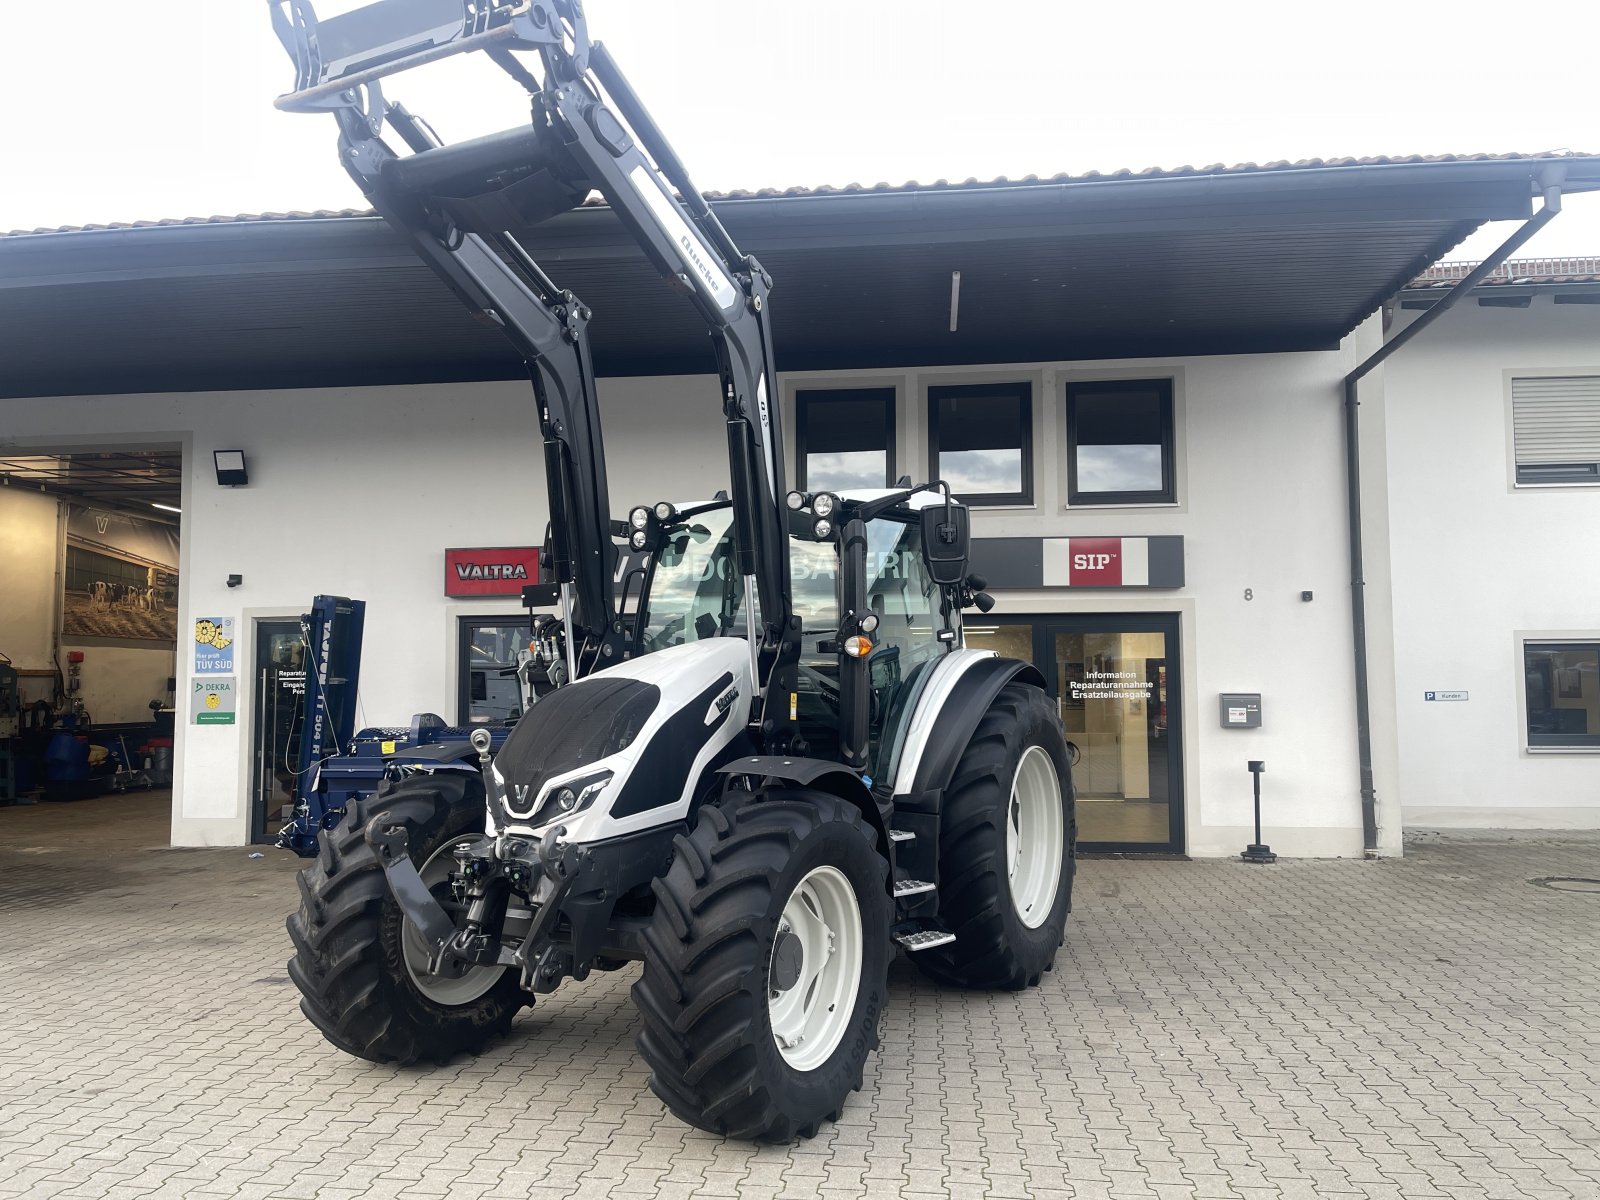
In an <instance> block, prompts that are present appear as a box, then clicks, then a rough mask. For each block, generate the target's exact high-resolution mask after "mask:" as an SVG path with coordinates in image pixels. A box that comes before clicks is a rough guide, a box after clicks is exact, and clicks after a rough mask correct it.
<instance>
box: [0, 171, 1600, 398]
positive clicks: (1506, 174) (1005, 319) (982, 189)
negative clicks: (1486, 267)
mask: <svg viewBox="0 0 1600 1200" xmlns="http://www.w3.org/2000/svg"><path fill="white" fill-rule="evenodd" d="M1550 182H1559V183H1560V184H1561V186H1562V187H1563V189H1564V190H1566V191H1589V190H1595V189H1597V188H1600V158H1596V157H1588V156H1565V157H1555V158H1477V159H1453V160H1442V161H1425V160H1411V161H1389V160H1380V161H1366V162H1356V163H1340V164H1336V165H1329V164H1308V165H1299V166H1297V165H1289V164H1284V165H1279V166H1273V167H1266V168H1250V169H1226V170H1224V169H1215V170H1207V171H1185V172H1177V173H1169V174H1155V175H1132V176H1109V177H1102V176H1088V177H1078V178H1058V179H1055V180H1050V181H1043V182H1040V181H1024V182H1021V183H1008V182H997V183H995V184H975V183H969V184H962V185H954V186H933V187H906V188H871V189H866V188H863V189H849V190H844V191H826V192H804V191H800V192H788V193H771V194H754V195H738V194H736V195H733V196H728V197H724V198H722V199H720V200H718V201H717V202H716V208H717V211H718V214H719V215H720V216H721V218H722V219H723V221H724V222H725V223H726V224H727V226H728V227H729V229H730V230H731V232H732V233H733V235H734V237H735V238H736V239H737V240H738V241H739V242H740V243H741V244H742V245H743V246H744V247H745V248H746V249H747V251H749V252H750V253H753V254H754V255H755V256H756V257H758V258H759V259H760V260H761V262H762V263H763V264H764V265H765V266H766V267H767V269H768V270H769V271H770V272H771V274H772V276H773V278H774V281H775V290H774V303H775V305H777V307H776V308H775V310H774V313H775V319H774V330H775V338H776V348H777V354H778V366H779V368H780V369H781V370H786V371H798V370H815V369H828V368H843V369H856V368H870V367H884V366H911V365H944V364H960V363H984V362H1007V361H1010V362H1020V361H1037V360H1075V359H1090V358H1124V357H1152V356H1177V355H1195V354H1232V353H1256V352H1265V351H1296V350H1319V349H1331V348H1333V347H1335V346H1337V345H1338V343H1339V340H1340V339H1341V338H1342V337H1343V336H1344V335H1345V334H1346V333H1348V332H1349V331H1350V330H1351V329H1352V328H1354V327H1355V326H1356V325H1357V324H1358V323H1359V322H1360V321H1361V320H1362V319H1363V318H1364V317H1365V316H1367V315H1368V314H1369V313H1371V312H1373V311H1374V310H1376V309H1377V308H1378V307H1379V306H1380V305H1381V304H1382V303H1383V302H1384V301H1385V300H1387V299H1388V298H1390V297H1391V296H1393V295H1394V294H1395V293H1397V292H1398V291H1400V290H1401V289H1402V288H1403V287H1404V285H1405V284H1406V283H1407V282H1408V281H1410V280H1412V279H1413V278H1415V277H1416V276H1417V275H1418V274H1419V273H1420V272H1421V271H1422V270H1423V269H1424V268H1425V267H1427V266H1428V265H1430V264H1431V263H1433V262H1435V261H1436V260H1437V259H1439V258H1441V257H1442V256H1443V255H1445V254H1446V253H1448V252H1449V250H1450V249H1451V248H1452V247H1454V246H1455V245H1457V244H1458V243H1459V242H1460V241H1461V240H1462V239H1463V238H1464V237H1466V236H1467V235H1468V234H1469V233H1471V232H1472V231H1473V230H1474V229H1476V228H1477V227H1478V226H1479V225H1481V224H1483V223H1484V222H1488V221H1506V220H1520V219H1525V218H1527V217H1528V216H1530V215H1531V213H1532V211H1533V206H1534V200H1535V198H1536V196H1537V194H1538V192H1539V190H1540V189H1541V188H1542V187H1543V186H1545V185H1546V184H1548V183H1550ZM522 236H523V240H524V241H525V244H527V245H528V247H529V249H530V250H532V251H533V253H534V254H535V256H536V257H538V258H539V259H540V261H541V262H542V263H543V264H544V265H545V266H546V268H547V270H548V271H549V272H550V274H551V275H552V276H554V277H555V278H556V280H557V281H558V282H559V283H561V284H562V285H563V286H566V287H570V288H572V289H573V290H574V291H575V292H577V293H578V294H579V295H580V296H581V297H582V298H583V299H584V300H585V302H586V303H588V304H589V306H590V307H591V308H592V309H593V310H594V313H595V317H594V321H593V323H592V325H591V326H590V333H591V337H592V339H593V343H594V349H595V358H596V363H597V369H598V370H599V372H600V373H601V374H603V375H619V374H673V373H687V372H700V371H708V370H711V369H713V361H714V360H713V358H712V355H711V350H710V348H709V346H708V345H707V341H706V335H705V330H704V328H703V326H701V325H700V324H699V323H698V322H697V320H696V319H695V317H694V315H693V312H692V309H691V307H690V306H689V305H688V304H686V303H684V302H683V301H682V300H681V299H680V298H678V297H676V296H674V295H673V294H672V293H671V292H670V291H668V290H667V289H666V288H665V287H664V285H663V284H662V283H661V281H660V279H659V278H658V277H657V276H656V275H655V274H654V272H653V271H652V270H651V269H650V268H649V266H648V265H647V264H646V262H645V261H644V259H643V257H642V256H641V255H640V254H639V253H638V251H637V250H636V249H635V247H634V245H633V242H632V240H631V238H629V237H628V236H627V235H626V234H625V232H624V231H623V230H622V228H621V226H620V225H619V223H618V222H617V221H616V219H615V217H614V216H613V214H612V213H611V212H610V210H608V209H606V208H604V207H602V206H586V207H583V208H580V209H576V210H573V211H572V212H569V213H566V214H564V215H563V216H561V217H558V218H556V219H555V220H552V221H549V222H547V223H545V224H544V225H541V226H539V227H538V228H537V229H536V230H532V231H526V232H525V233H524V234H523V235H522ZM955 271H959V272H960V273H961V284H960V293H959V296H960V298H959V309H958V312H957V314H956V316H957V320H956V321H955V326H956V327H955V329H954V331H952V330H951V323H952V322H951V298H952V290H951V274H952V272H955ZM0 331H3V333H4V338H5V342H6V346H5V352H4V376H3V378H0V395H9V396H27V395H65V394H83V393H116V392H131V391H177V390H199V389H227V388H241V387H249V388H262V387H292V386H349V385H359V384H377V383H402V382H403V383H417V382H448V381H463V380H475V379H495V378H514V377H520V376H522V375H523V374H524V371H523V369H522V366H521V364H520V363H519V362H518V361H517V359H516V358H515V356H514V355H513V354H511V353H510V351H509V347H508V345H507V344H506V343H505V342H504V341H503V340H502V339H501V338H500V336H499V335H498V334H497V333H496V332H495V331H494V330H493V329H492V328H490V327H488V326H486V325H483V324H480V323H479V322H477V321H475V320H474V319H473V318H472V316H471V315H470V314H469V313H467V312H466V311H465V310H464V309H462V307H461V306H460V304H459V302H458V301H457V300H456V299H455V298H454V296H452V295H451V294H450V293H449V292H448V291H447V290H446V289H445V288H444V287H443V285H441V284H440V283H438V282H437V281H436V280H435V279H434V277H433V276H432V275H431V274H430V273H429V272H428V271H427V270H426V269H425V268H424V267H422V266H421V265H420V263H418V262H417V260H416V259H415V258H414V257H413V256H412V255H411V254H410V253H409V252H408V251H407V249H406V248H405V246H404V244H403V243H402V242H401V241H400V239H399V238H398V237H396V236H395V235H394V234H393V233H392V232H391V231H390V230H389V229H388V228H387V227H386V226H385V225H384V224H383V222H381V221H380V220H378V219H376V218H373V217H369V216H362V215H330V216H327V217H315V216H314V217H285V218H239V219H231V220H210V221H204V222H196V223H187V222H184V223H173V224H162V225H156V226H131V227H112V228H104V229H86V230H64V231H53V232H45V233H33V234H25V235H20V236H11V237H4V238H0Z"/></svg>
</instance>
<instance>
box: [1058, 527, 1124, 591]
mask: <svg viewBox="0 0 1600 1200" xmlns="http://www.w3.org/2000/svg"><path fill="white" fill-rule="evenodd" d="M1071 547H1072V549H1071V554H1072V557H1071V558H1070V559H1069V560H1068V561H1069V562H1070V563H1071V573H1070V579H1069V583H1070V584H1071V586H1073V587H1121V586H1122V539H1121V538H1073V539H1071Z"/></svg>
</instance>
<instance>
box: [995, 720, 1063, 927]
mask: <svg viewBox="0 0 1600 1200" xmlns="http://www.w3.org/2000/svg"><path fill="white" fill-rule="evenodd" d="M1065 843H1066V822H1065V820H1064V818H1063V817H1062V814H1061V781H1060V780H1059V779H1058V778H1057V777H1056V765H1055V763H1053V762H1051V761H1050V755H1049V753H1048V752H1047V751H1046V750H1045V748H1044V747H1043V746H1029V747H1028V749H1027V752H1026V753H1024V754H1023V756H1022V761H1021V762H1019V763H1018V764H1017V773H1016V776H1015V777H1014V778H1013V779H1012V781H1011V803H1010V806H1009V810H1008V812H1007V814H1006V878H1007V880H1008V881H1009V883H1010V885H1011V906H1012V907H1013V908H1015V909H1016V911H1017V918H1018V919H1019V920H1020V921H1021V922H1022V923H1023V924H1024V925H1025V926H1027V927H1028V928H1029V929H1037V928H1039V926H1041V925H1043V924H1044V923H1045V919H1046V918H1047V917H1049V915H1050V910H1051V909H1053V908H1054V907H1055V903H1056V890H1057V888H1059V887H1060V886H1061V860H1062V857H1063V855H1064V854H1065Z"/></svg>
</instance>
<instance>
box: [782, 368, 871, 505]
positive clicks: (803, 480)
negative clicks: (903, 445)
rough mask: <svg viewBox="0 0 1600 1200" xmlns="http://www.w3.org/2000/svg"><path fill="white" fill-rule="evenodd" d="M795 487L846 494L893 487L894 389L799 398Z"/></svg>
mask: <svg viewBox="0 0 1600 1200" xmlns="http://www.w3.org/2000/svg"><path fill="white" fill-rule="evenodd" d="M794 419H795V463H796V470H797V475H798V478H797V481H796V486H797V487H800V488H803V489H806V490H809V491H813V492H842V491H849V490H851V489H860V488H881V487H892V486H893V484H894V479H895V475H894V389H893V388H892V387H888V388H841V389H836V390H833V391H826V392H822V391H804V392H798V393H796V395H795V409H794Z"/></svg>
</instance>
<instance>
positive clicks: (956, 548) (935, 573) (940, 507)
mask: <svg viewBox="0 0 1600 1200" xmlns="http://www.w3.org/2000/svg"><path fill="white" fill-rule="evenodd" d="M971 541H972V529H971V525H970V523H969V521H968V512H967V506H966V505H965V504H951V505H944V504H930V505H929V506H928V507H927V508H925V509H923V510H922V561H923V562H924V563H925V564H926V565H927V568H928V575H929V576H930V577H931V578H932V579H933V581H934V582H935V583H936V584H938V585H939V586H940V587H958V586H960V584H961V583H962V582H963V581H965V579H966V577H967V551H968V549H969V547H970V543H971Z"/></svg>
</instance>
